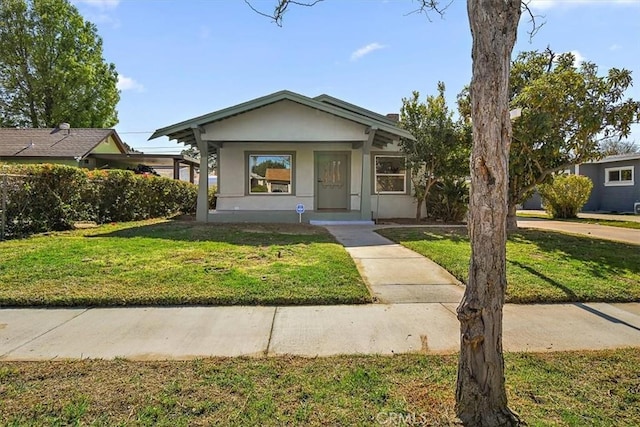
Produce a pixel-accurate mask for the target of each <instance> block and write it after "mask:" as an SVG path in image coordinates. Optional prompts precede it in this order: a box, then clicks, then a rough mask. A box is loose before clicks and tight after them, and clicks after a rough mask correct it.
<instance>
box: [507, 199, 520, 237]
mask: <svg viewBox="0 0 640 427" xmlns="http://www.w3.org/2000/svg"><path fill="white" fill-rule="evenodd" d="M517 207H518V205H517V204H516V203H515V202H512V201H509V204H508V206H507V231H515V230H517V229H518V218H517V217H516V210H517V209H516V208H517Z"/></svg>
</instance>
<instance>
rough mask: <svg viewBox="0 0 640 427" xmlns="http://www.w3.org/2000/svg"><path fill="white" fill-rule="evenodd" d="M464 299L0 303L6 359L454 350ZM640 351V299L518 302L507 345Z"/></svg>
mask: <svg viewBox="0 0 640 427" xmlns="http://www.w3.org/2000/svg"><path fill="white" fill-rule="evenodd" d="M456 306H457V304H455V303H430V304H393V305H385V304H370V305H360V306H307V307H304V306H303V307H164V308H159V307H146V308H101V309H44V310H43V309H0V360H51V359H80V358H100V359H113V358H116V357H124V358H129V359H136V360H164V359H193V358H204V357H210V356H280V355H299V356H310V357H313V356H329V355H337V354H398V353H453V352H456V351H457V350H458V348H459V326H458V320H457V318H456V315H455V309H456ZM629 346H634V347H640V303H634V304H553V305H511V304H508V305H506V306H505V308H504V348H505V350H507V351H536V352H544V351H560V350H583V349H605V348H616V347H629Z"/></svg>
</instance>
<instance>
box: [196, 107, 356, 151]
mask: <svg viewBox="0 0 640 427" xmlns="http://www.w3.org/2000/svg"><path fill="white" fill-rule="evenodd" d="M364 131H365V126H363V125H361V124H358V123H354V122H351V121H349V120H345V119H342V118H339V117H336V116H334V115H332V114H328V113H325V112H322V111H318V110H315V109H312V108H308V107H303V106H301V105H300V104H296V103H295V102H292V101H288V100H283V101H280V102H277V103H275V104H271V105H268V106H265V107H262V108H259V109H257V110H253V111H249V112H247V113H244V114H241V115H239V116H235V117H231V118H229V119H226V120H222V121H220V122H216V123H214V124H212V125H208V126H205V133H204V134H202V139H203V140H207V141H323V142H324V141H362V140H364V139H365V138H366V135H365V133H364Z"/></svg>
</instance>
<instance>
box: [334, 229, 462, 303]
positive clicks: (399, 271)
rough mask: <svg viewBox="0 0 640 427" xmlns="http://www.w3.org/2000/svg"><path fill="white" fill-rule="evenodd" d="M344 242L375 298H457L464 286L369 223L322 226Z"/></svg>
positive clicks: (420, 300)
mask: <svg viewBox="0 0 640 427" xmlns="http://www.w3.org/2000/svg"><path fill="white" fill-rule="evenodd" d="M325 228H327V230H329V232H330V233H331V234H333V235H334V236H335V238H336V239H337V240H338V241H339V242H340V243H342V245H344V247H345V249H346V250H347V252H349V255H351V257H352V258H353V260H354V261H355V263H356V266H357V267H358V271H360V275H361V276H362V278H363V279H364V280H365V282H366V283H367V286H368V287H369V289H370V290H371V293H372V295H373V297H374V299H375V300H376V302H380V303H386V304H398V303H425V302H429V303H430V302H456V303H457V302H460V300H461V299H462V295H463V294H464V287H463V286H462V284H461V283H460V282H459V281H458V280H457V279H456V278H455V277H453V276H452V275H451V274H450V273H449V272H448V271H447V270H445V269H444V268H442V267H440V266H439V265H438V264H436V263H435V262H433V261H431V260H430V259H427V258H425V257H423V256H422V255H420V254H418V253H416V252H414V251H412V250H410V249H407V248H405V247H404V246H402V245H399V244H397V243H394V242H392V241H391V240H388V239H386V238H384V237H382V236H381V235H379V234H378V233H376V232H375V231H374V230H375V226H371V225H357V226H354V225H335V226H327V227H325Z"/></svg>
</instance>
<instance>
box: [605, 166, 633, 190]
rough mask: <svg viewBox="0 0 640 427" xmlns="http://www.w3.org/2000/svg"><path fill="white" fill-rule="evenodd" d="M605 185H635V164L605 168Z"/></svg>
mask: <svg viewBox="0 0 640 427" xmlns="http://www.w3.org/2000/svg"><path fill="white" fill-rule="evenodd" d="M604 185H633V166H624V167H621V168H605V170H604Z"/></svg>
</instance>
